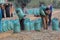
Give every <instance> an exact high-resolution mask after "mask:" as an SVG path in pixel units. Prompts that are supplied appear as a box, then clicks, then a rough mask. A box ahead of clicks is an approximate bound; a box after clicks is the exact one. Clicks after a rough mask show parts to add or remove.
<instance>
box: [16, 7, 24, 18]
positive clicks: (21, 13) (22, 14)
mask: <svg viewBox="0 0 60 40" xmlns="http://www.w3.org/2000/svg"><path fill="white" fill-rule="evenodd" d="M16 11H18V13H17V15H18V17H19V19H22V18H23V17H24V16H25V14H24V12H23V11H22V9H21V8H17V9H16Z"/></svg>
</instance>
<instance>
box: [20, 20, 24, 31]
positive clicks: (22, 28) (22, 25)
mask: <svg viewBox="0 0 60 40" xmlns="http://www.w3.org/2000/svg"><path fill="white" fill-rule="evenodd" d="M20 25H21V30H24V19H21V20H20Z"/></svg>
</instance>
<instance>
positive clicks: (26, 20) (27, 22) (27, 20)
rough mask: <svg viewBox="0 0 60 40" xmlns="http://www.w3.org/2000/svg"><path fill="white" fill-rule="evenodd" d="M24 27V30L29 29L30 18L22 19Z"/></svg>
mask: <svg viewBox="0 0 60 40" xmlns="http://www.w3.org/2000/svg"><path fill="white" fill-rule="evenodd" d="M24 27H25V30H26V31H30V19H28V18H26V19H25V20H24Z"/></svg>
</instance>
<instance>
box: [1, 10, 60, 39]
mask: <svg viewBox="0 0 60 40" xmlns="http://www.w3.org/2000/svg"><path fill="white" fill-rule="evenodd" d="M54 17H56V18H58V19H59V20H60V18H59V17H60V10H55V11H53V15H52V18H54ZM0 40H60V31H52V29H51V27H49V29H48V30H44V29H42V30H41V31H40V32H38V31H34V32H26V31H22V32H20V33H13V32H12V31H9V32H5V33H0Z"/></svg>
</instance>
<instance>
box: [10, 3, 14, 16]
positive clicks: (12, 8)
mask: <svg viewBox="0 0 60 40" xmlns="http://www.w3.org/2000/svg"><path fill="white" fill-rule="evenodd" d="M13 13H14V7H13V5H12V4H10V17H13Z"/></svg>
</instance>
